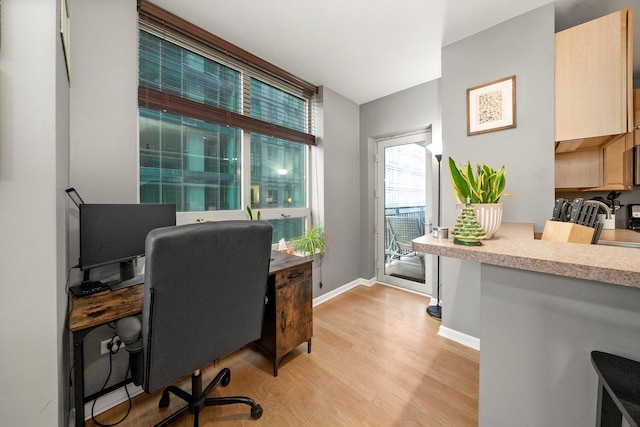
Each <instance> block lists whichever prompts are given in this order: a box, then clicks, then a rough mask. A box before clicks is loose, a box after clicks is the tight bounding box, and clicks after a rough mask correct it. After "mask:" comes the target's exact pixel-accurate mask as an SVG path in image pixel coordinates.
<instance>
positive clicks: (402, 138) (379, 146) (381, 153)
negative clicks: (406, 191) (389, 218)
mask: <svg viewBox="0 0 640 427" xmlns="http://www.w3.org/2000/svg"><path fill="white" fill-rule="evenodd" d="M431 137H432V134H431V130H430V129H428V130H421V131H416V132H412V133H406V134H398V135H394V136H390V137H385V138H379V139H376V140H375V144H376V168H375V224H376V225H375V227H376V244H375V247H376V248H375V249H376V250H375V253H376V280H377V281H379V282H382V283H386V284H389V285H393V286H398V287H401V288H404V289H408V290H411V291H415V292H418V293H421V294H426V295H431V293H432V288H433V284H434V280H435V277H434V275H433V271H434V265H433V257H432V256H430V255H425V256H424V264H425V283H420V282H415V281H412V280H408V279H403V278H400V277H396V276H391V275H388V274H386V271H385V261H386V255H387V254H386V250H385V230H386V219H385V149H386V148H389V147H394V146H400V145H408V144H413V143H416V142H423V141H424V150H425V165H424V177H425V193H426V194H425V224H424V225H423V226H424V231H425V233H428V232H429V231H430V229H431V224H433V221H435V220H436V218H434V215H437V206H436V205H434V204H433V200H434V197H433V182H434V181H433V178H434V175H433V166H432V165H433V162H434V159H433V156H432V154H431V152H430V151H429V150H428V149H427V146H428V145H429V144H431ZM431 206H432V207H433V208H430V207H431Z"/></svg>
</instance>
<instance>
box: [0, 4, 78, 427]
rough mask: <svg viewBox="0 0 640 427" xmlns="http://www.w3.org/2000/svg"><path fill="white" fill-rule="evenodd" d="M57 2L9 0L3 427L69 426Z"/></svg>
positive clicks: (2, 183)
mask: <svg viewBox="0 0 640 427" xmlns="http://www.w3.org/2000/svg"><path fill="white" fill-rule="evenodd" d="M58 4H59V2H58V1H50V0H31V1H24V0H4V1H3V2H2V27H1V28H2V29H1V31H2V34H1V46H0V206H1V208H0V230H1V231H0V355H1V358H2V363H1V364H0V384H2V390H3V394H2V398H1V399H0V425H3V426H17V425H29V426H54V425H61V424H63V423H64V416H65V411H64V410H63V407H64V406H65V403H64V399H63V395H64V393H65V391H66V390H63V388H64V386H63V384H65V383H66V381H65V380H64V378H65V377H66V373H67V372H66V369H63V368H62V357H61V356H62V354H63V330H64V313H65V309H64V308H65V306H66V298H65V297H64V295H65V294H64V284H65V280H64V279H65V275H66V234H67V233H66V215H65V211H66V194H65V192H64V189H65V188H66V185H67V182H68V160H67V159H68V155H67V153H68V151H67V150H68V97H67V94H68V83H67V81H66V71H65V67H64V62H63V60H62V50H61V45H60V40H59V37H58V28H59V27H58V15H59V14H58V9H57V7H58Z"/></svg>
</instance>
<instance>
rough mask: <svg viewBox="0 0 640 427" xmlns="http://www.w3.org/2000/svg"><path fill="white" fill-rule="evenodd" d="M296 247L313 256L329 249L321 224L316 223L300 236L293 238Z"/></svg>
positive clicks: (322, 253)
mask: <svg viewBox="0 0 640 427" xmlns="http://www.w3.org/2000/svg"><path fill="white" fill-rule="evenodd" d="M293 240H294V242H295V244H294V247H293V248H294V249H295V250H296V251H298V252H300V253H302V254H304V255H306V256H308V257H312V256H314V255H315V254H316V252H317V253H319V254H320V256H322V255H324V253H325V252H326V251H327V243H326V241H325V238H324V230H323V229H322V227H321V226H319V225H314V226H313V227H311V228H310V229H309V230H307V232H306V233H305V234H304V235H303V236H300V237H297V238H295V239H293Z"/></svg>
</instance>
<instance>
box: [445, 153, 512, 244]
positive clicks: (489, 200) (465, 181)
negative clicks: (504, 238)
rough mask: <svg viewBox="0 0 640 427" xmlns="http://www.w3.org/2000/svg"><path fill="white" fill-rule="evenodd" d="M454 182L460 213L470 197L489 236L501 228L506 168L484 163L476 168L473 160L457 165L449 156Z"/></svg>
mask: <svg viewBox="0 0 640 427" xmlns="http://www.w3.org/2000/svg"><path fill="white" fill-rule="evenodd" d="M449 169H450V171H451V184H452V186H453V194H454V195H455V197H456V200H457V201H458V203H459V204H458V205H457V208H458V215H459V214H460V212H461V211H462V209H463V208H464V205H465V203H467V201H468V202H469V203H471V206H472V207H473V210H474V212H475V214H476V217H477V218H478V222H479V223H480V226H481V227H482V229H483V230H484V232H485V233H486V235H487V239H490V238H491V236H493V234H494V233H495V232H496V231H497V230H498V228H500V224H501V223H502V203H500V197H502V194H503V193H504V187H505V184H506V169H505V167H504V166H502V167H501V168H500V169H497V170H496V169H494V168H492V167H491V166H488V165H485V164H482V165H480V164H478V165H476V168H475V169H474V168H473V167H471V163H470V162H467V164H466V165H461V166H458V164H456V162H455V160H453V159H452V158H451V157H449Z"/></svg>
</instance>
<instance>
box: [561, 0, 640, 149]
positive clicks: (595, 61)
mask: <svg viewBox="0 0 640 427" xmlns="http://www.w3.org/2000/svg"><path fill="white" fill-rule="evenodd" d="M632 13H633V12H632V11H631V10H627V9H625V10H621V11H618V12H615V13H612V14H609V15H606V16H603V17H602V18H598V19H595V20H593V21H589V22H586V23H584V24H582V25H578V26H576V27H573V28H569V29H567V30H564V31H561V32H558V33H557V34H556V36H555V140H556V141H566V140H574V139H581V138H591V137H597V136H603V135H617V134H621V133H627V132H629V131H630V130H631V127H632V123H633V112H632V109H633V105H632V103H633V94H632V88H633V83H632V70H631V66H632V64H633V56H632V53H633V52H632V50H631V46H632V45H630V43H631V40H632V37H633V29H632V22H633V20H632Z"/></svg>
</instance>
